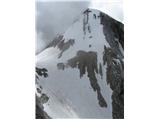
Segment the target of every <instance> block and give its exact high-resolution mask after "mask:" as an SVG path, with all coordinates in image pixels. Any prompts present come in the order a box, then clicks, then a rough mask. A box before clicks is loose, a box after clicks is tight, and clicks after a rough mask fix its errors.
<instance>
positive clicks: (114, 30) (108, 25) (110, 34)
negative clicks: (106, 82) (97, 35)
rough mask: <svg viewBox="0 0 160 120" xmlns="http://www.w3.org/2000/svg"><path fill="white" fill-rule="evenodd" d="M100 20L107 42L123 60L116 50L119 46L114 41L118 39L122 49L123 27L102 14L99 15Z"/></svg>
mask: <svg viewBox="0 0 160 120" xmlns="http://www.w3.org/2000/svg"><path fill="white" fill-rule="evenodd" d="M100 18H101V19H100V20H101V24H102V25H103V33H104V35H105V38H106V40H107V42H108V43H109V44H110V46H111V48H113V49H114V50H115V51H116V54H117V55H119V56H120V57H122V58H123V55H122V53H121V52H120V50H119V49H118V48H119V45H118V44H117V40H116V39H118V42H119V43H120V44H121V46H122V48H123V49H124V25H123V24H122V23H120V22H118V21H116V20H114V19H113V18H111V17H109V16H108V15H106V14H104V13H102V12H101V13H100Z"/></svg>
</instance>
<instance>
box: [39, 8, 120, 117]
mask: <svg viewBox="0 0 160 120" xmlns="http://www.w3.org/2000/svg"><path fill="white" fill-rule="evenodd" d="M37 58H38V59H37V67H45V68H46V69H47V70H48V75H49V77H48V78H45V79H46V80H44V79H43V78H42V79H40V80H39V83H38V84H39V85H40V86H42V87H43V92H45V94H47V95H48V96H49V98H50V99H49V102H48V105H46V112H47V111H48V114H49V115H50V116H51V117H54V118H57V117H58V118H59V117H61V118H63V117H64V118H66V117H69V118H73V117H80V118H112V117H113V118H116V117H117V116H118V118H121V117H122V116H123V108H119V109H120V112H119V111H118V112H117V111H116V110H117V108H118V107H123V105H122V104H123V100H120V101H119V99H121V98H118V97H117V95H118V94H123V90H122V88H123V24H121V23H119V22H118V21H116V20H114V19H112V18H111V17H109V16H108V15H106V14H104V13H102V12H100V11H98V10H95V9H87V10H86V11H84V12H83V14H82V15H81V16H80V17H79V19H78V20H77V21H75V22H74V23H73V25H72V26H70V27H69V28H68V29H67V31H66V32H65V33H64V34H63V35H58V36H57V37H56V38H55V39H54V40H53V41H52V43H51V44H50V45H49V46H48V48H47V49H46V50H45V51H44V52H42V53H41V54H39V55H38V56H37ZM117 90H118V92H117ZM115 91H116V92H115ZM117 101H118V103H117ZM119 103H120V105H119ZM51 111H52V112H51ZM51 113H53V114H51Z"/></svg>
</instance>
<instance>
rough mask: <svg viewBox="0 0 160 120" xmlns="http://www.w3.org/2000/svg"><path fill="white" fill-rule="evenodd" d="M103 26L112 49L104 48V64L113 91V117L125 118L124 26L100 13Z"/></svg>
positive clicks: (108, 82)
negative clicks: (122, 50)
mask: <svg viewBox="0 0 160 120" xmlns="http://www.w3.org/2000/svg"><path fill="white" fill-rule="evenodd" d="M100 20H101V24H102V25H103V33H104V35H105V38H106V41H107V42H108V43H109V45H110V46H111V48H106V47H105V46H104V55H103V64H106V62H107V72H106V75H107V79H106V81H107V84H110V88H111V89H112V90H113V94H112V116H113V118H116V119H118V118H124V75H123V74H124V63H123V61H122V59H123V58H124V55H123V53H122V52H121V50H120V49H119V43H120V45H121V46H122V48H123V49H124V25H123V24H122V23H120V22H118V21H116V20H114V19H113V18H111V17H109V16H108V15H106V14H104V13H100Z"/></svg>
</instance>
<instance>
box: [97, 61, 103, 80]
mask: <svg viewBox="0 0 160 120" xmlns="http://www.w3.org/2000/svg"><path fill="white" fill-rule="evenodd" d="M98 72H99V74H100V75H101V78H102V77H103V72H102V65H101V63H99V71H98Z"/></svg>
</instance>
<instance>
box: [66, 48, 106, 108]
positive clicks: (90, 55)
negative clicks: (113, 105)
mask: <svg viewBox="0 0 160 120" xmlns="http://www.w3.org/2000/svg"><path fill="white" fill-rule="evenodd" d="M68 65H69V66H71V67H72V68H75V67H77V68H78V69H79V71H80V77H82V76H83V75H84V74H85V73H86V72H87V74H88V78H89V80H90V84H91V87H92V88H93V90H94V91H96V92H97V99H98V101H99V105H100V106H101V107H107V102H106V101H105V99H104V98H103V96H102V94H101V89H100V86H99V84H98V82H97V78H96V75H95V74H96V73H98V66H97V53H96V52H93V51H89V52H85V51H78V52H77V56H76V57H74V58H72V59H70V60H68Z"/></svg>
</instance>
